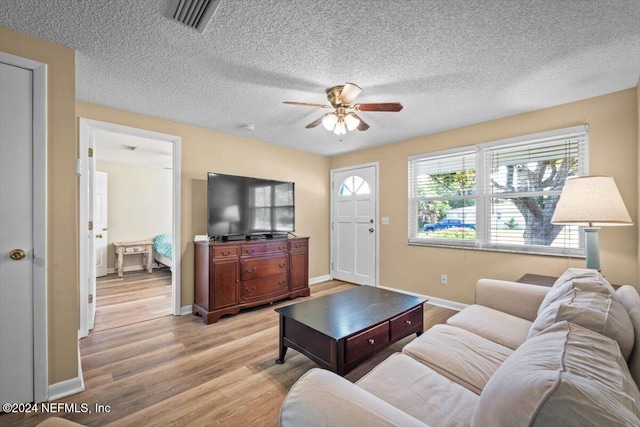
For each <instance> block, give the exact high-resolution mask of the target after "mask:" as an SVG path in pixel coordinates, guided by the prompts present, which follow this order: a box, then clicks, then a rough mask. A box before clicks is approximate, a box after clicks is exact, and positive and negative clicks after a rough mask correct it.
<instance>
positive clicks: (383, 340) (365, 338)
mask: <svg viewBox="0 0 640 427" xmlns="http://www.w3.org/2000/svg"><path fill="white" fill-rule="evenodd" d="M388 343H389V322H384V323H382V324H380V325H378V326H374V327H373V328H370V329H367V330H366V331H364V332H361V333H359V334H358V335H354V336H352V337H351V338H347V342H346V344H345V362H346V363H352V362H355V361H356V360H358V359H360V358H361V357H363V356H367V355H369V354H371V353H373V352H374V351H376V350H378V349H380V348H383V347H385V346H386V345H387V344H388Z"/></svg>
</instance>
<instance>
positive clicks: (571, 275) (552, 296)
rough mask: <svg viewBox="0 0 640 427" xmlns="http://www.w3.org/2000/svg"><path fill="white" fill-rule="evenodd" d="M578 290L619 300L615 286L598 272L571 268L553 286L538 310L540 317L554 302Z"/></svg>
mask: <svg viewBox="0 0 640 427" xmlns="http://www.w3.org/2000/svg"><path fill="white" fill-rule="evenodd" d="M574 288H578V289H580V290H581V291H588V292H599V293H601V294H608V295H611V298H613V299H614V300H617V299H618V297H617V296H616V292H615V290H614V289H613V286H611V284H610V283H609V282H608V281H607V279H605V278H604V276H603V275H602V274H600V272H599V271H598V270H593V269H589V268H570V269H568V270H567V271H565V272H564V274H562V276H560V277H558V280H556V282H555V283H554V284H553V286H552V287H551V290H550V291H549V293H547V295H546V296H545V297H544V299H543V300H542V304H540V307H539V308H538V315H539V314H540V313H542V311H543V310H544V309H545V308H547V307H548V306H549V305H551V303H552V302H554V301H555V300H557V299H558V298H561V297H562V296H563V295H564V294H566V293H567V292H569V291H570V290H571V289H574Z"/></svg>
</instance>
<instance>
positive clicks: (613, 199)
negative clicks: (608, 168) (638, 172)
mask: <svg viewBox="0 0 640 427" xmlns="http://www.w3.org/2000/svg"><path fill="white" fill-rule="evenodd" d="M551 223H552V224H559V225H582V226H587V227H600V226H612V225H613V226H615V225H633V223H632V222H631V217H630V216H629V212H628V211H627V208H626V207H625V205H624V202H623V201H622V197H621V196H620V192H619V191H618V187H616V183H615V181H614V180H613V177H610V176H597V175H594V176H576V177H571V178H567V181H566V182H565V184H564V189H563V190H562V194H561V195H560V200H559V201H558V205H557V206H556V211H555V213H554V214H553V218H551Z"/></svg>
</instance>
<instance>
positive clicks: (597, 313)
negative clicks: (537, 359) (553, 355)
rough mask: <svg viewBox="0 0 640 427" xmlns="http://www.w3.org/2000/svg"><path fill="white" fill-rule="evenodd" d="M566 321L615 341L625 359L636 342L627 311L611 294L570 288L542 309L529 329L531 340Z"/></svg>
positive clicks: (528, 336) (528, 337)
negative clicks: (550, 327)
mask: <svg viewBox="0 0 640 427" xmlns="http://www.w3.org/2000/svg"><path fill="white" fill-rule="evenodd" d="M563 320H566V321H568V322H571V323H575V324H576V325H580V326H583V327H585V328H588V329H591V330H592V331H594V332H597V333H599V334H602V335H605V336H607V337H609V338H611V339H613V340H615V341H616V342H617V343H618V345H619V346H620V352H621V353H622V356H623V357H624V358H625V360H628V359H629V356H630V355H631V351H632V350H633V343H634V341H635V336H634V330H633V324H632V323H631V319H630V318H629V313H627V310H626V309H625V308H624V307H623V306H622V304H620V303H619V302H617V301H614V300H613V299H612V298H611V296H610V295H605V294H601V293H597V292H584V291H581V290H579V289H572V290H570V291H569V292H567V293H566V294H564V295H563V296H561V297H560V298H558V299H557V300H556V301H554V302H553V303H551V305H549V306H548V307H547V308H545V309H544V310H543V311H542V313H540V314H539V315H538V317H537V318H536V320H535V321H534V322H533V324H532V325H531V328H530V329H529V334H528V335H527V339H530V338H532V337H534V336H536V335H538V334H540V332H542V331H544V330H545V329H547V328H548V327H549V326H551V325H553V324H554V323H557V322H561V321H563Z"/></svg>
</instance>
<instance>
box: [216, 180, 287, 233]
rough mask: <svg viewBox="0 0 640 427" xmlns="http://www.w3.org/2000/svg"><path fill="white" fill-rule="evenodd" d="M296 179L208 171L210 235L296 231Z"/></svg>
mask: <svg viewBox="0 0 640 427" xmlns="http://www.w3.org/2000/svg"><path fill="white" fill-rule="evenodd" d="M294 187H295V183H293V182H285V181H274V180H271V179H261V178H252V177H247V176H237V175H226V174H220V173H212V172H209V174H208V176H207V223H208V234H209V237H210V238H215V239H229V238H230V237H233V238H234V239H242V238H247V239H250V238H253V237H265V236H266V237H271V236H273V237H278V236H283V235H284V236H286V235H287V233H289V232H293V231H295V191H294Z"/></svg>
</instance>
